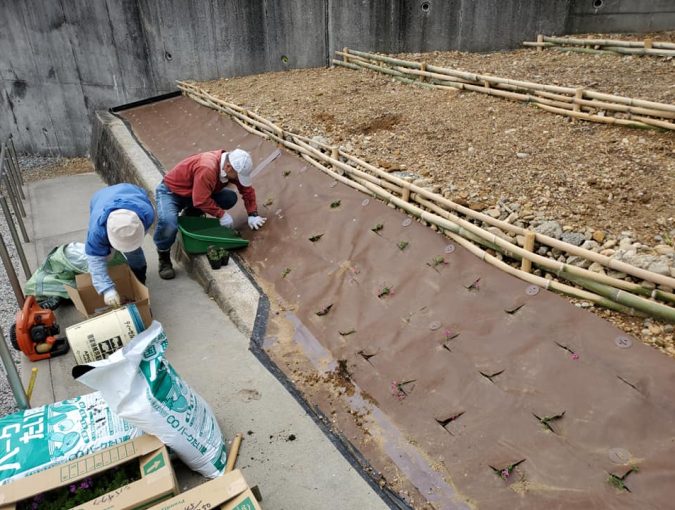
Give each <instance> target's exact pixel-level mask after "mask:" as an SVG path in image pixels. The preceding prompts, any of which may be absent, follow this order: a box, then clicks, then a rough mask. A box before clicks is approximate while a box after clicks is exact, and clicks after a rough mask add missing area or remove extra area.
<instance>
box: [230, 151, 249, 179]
mask: <svg viewBox="0 0 675 510" xmlns="http://www.w3.org/2000/svg"><path fill="white" fill-rule="evenodd" d="M227 159H228V160H229V161H230V165H232V168H234V170H235V172H237V175H238V177H239V182H240V183H241V184H242V186H250V185H251V183H252V181H251V172H252V171H253V160H252V159H251V155H250V154H249V153H248V152H246V151H245V150H241V149H234V150H233V151H232V152H230V153H228V154H227Z"/></svg>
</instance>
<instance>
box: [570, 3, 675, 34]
mask: <svg viewBox="0 0 675 510" xmlns="http://www.w3.org/2000/svg"><path fill="white" fill-rule="evenodd" d="M673 29H675V0H649V1H646V0H572V6H571V8H570V15H569V20H568V26H567V32H568V33H571V34H581V33H589V32H652V31H660V30H673Z"/></svg>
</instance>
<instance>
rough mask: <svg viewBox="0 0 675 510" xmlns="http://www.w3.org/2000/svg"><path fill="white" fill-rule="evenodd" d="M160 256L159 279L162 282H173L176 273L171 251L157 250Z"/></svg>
mask: <svg viewBox="0 0 675 510" xmlns="http://www.w3.org/2000/svg"><path fill="white" fill-rule="evenodd" d="M157 253H158V254H159V277H160V278H161V279H162V280H171V279H172V278H173V277H175V276H176V272H175V271H174V270H173V266H172V265H171V250H166V251H161V250H157Z"/></svg>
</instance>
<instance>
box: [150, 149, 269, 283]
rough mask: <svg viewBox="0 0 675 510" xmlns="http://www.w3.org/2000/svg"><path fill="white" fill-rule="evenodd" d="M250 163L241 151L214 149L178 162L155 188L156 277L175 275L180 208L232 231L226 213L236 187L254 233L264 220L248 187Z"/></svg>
mask: <svg viewBox="0 0 675 510" xmlns="http://www.w3.org/2000/svg"><path fill="white" fill-rule="evenodd" d="M252 171H253V162H252V160H251V155H250V154H249V153H248V152H246V151H244V150H241V149H235V150H233V151H232V152H227V151H225V150H217V151H210V152H202V153H200V154H194V155H192V156H190V157H188V158H186V159H184V160H183V161H181V162H180V163H178V164H177V165H176V166H175V167H174V168H173V169H171V171H169V172H168V173H167V174H166V175H165V176H164V180H163V181H162V182H161V183H160V185H159V186H157V189H156V191H155V197H156V201H157V228H156V229H155V235H154V241H155V245H156V246H157V252H158V254H159V276H160V278H163V279H165V280H170V279H171V278H173V277H174V276H175V272H174V270H173V266H172V264H171V256H170V252H171V246H172V245H173V243H174V242H175V240H176V234H177V232H178V215H179V214H180V213H181V211H183V209H188V208H189V209H192V208H196V209H199V210H200V211H201V212H203V213H206V214H210V215H211V216H213V217H215V218H218V220H219V221H220V224H221V225H222V226H223V227H227V228H232V227H233V226H234V220H233V219H232V216H231V215H230V214H229V213H228V212H227V211H228V210H229V209H231V208H232V207H234V205H235V204H236V203H237V198H238V197H237V193H236V192H235V191H233V190H230V189H227V188H226V187H225V186H227V184H228V183H230V182H231V183H232V184H234V185H235V186H236V187H237V190H238V191H239V193H240V194H241V196H242V198H243V200H244V206H245V207H246V212H247V213H248V225H249V227H250V228H251V229H253V230H258V229H259V228H260V227H262V226H263V224H264V223H265V220H266V218H263V217H261V216H258V211H257V206H256V199H255V190H254V189H253V187H252V186H251V184H252V182H251V172H252Z"/></svg>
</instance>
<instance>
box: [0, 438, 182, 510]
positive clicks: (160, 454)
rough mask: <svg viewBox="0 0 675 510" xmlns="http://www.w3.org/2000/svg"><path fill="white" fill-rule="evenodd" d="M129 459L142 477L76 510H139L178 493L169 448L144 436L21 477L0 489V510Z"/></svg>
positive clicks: (8, 509) (13, 509)
mask: <svg viewBox="0 0 675 510" xmlns="http://www.w3.org/2000/svg"><path fill="white" fill-rule="evenodd" d="M129 461H136V462H138V463H139V468H140V473H141V476H142V478H141V479H140V480H137V481H135V482H132V483H130V484H128V485H125V486H124V487H122V488H120V489H117V490H115V491H111V492H108V493H107V494H104V495H102V496H99V497H98V498H96V499H93V500H91V501H89V502H88V503H85V504H83V505H79V506H77V507H75V509H76V510H140V509H144V508H147V507H148V506H149V505H153V504H155V503H157V502H159V501H163V500H165V499H167V498H170V497H172V496H174V495H176V494H178V492H179V491H178V484H177V483H176V477H175V475H174V472H173V468H172V466H171V461H170V459H169V454H168V452H167V450H166V447H165V446H164V445H163V444H162V442H161V441H160V440H159V439H157V438H156V437H155V436H148V435H145V436H141V437H137V438H136V439H132V440H130V441H125V442H124V443H120V444H118V445H115V446H113V447H111V448H106V449H104V450H100V451H98V452H95V453H92V454H90V455H86V456H84V457H80V458H78V459H75V460H73V461H70V462H66V463H64V464H58V465H56V466H53V467H51V468H49V469H47V470H45V471H41V472H39V473H36V474H34V475H31V476H28V477H25V478H20V479H18V480H15V481H14V482H10V483H8V484H7V485H3V486H2V488H1V489H0V510H15V508H16V504H17V503H18V502H20V501H22V500H25V499H28V498H32V497H33V496H35V495H37V494H40V493H44V492H48V491H51V490H53V489H58V488H59V487H63V486H67V485H70V484H73V483H77V482H79V481H81V480H83V479H85V478H87V477H92V476H95V475H96V474H98V473H102V472H104V471H106V470H108V469H110V468H113V467H115V466H118V465H120V464H124V463H126V462H129Z"/></svg>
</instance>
